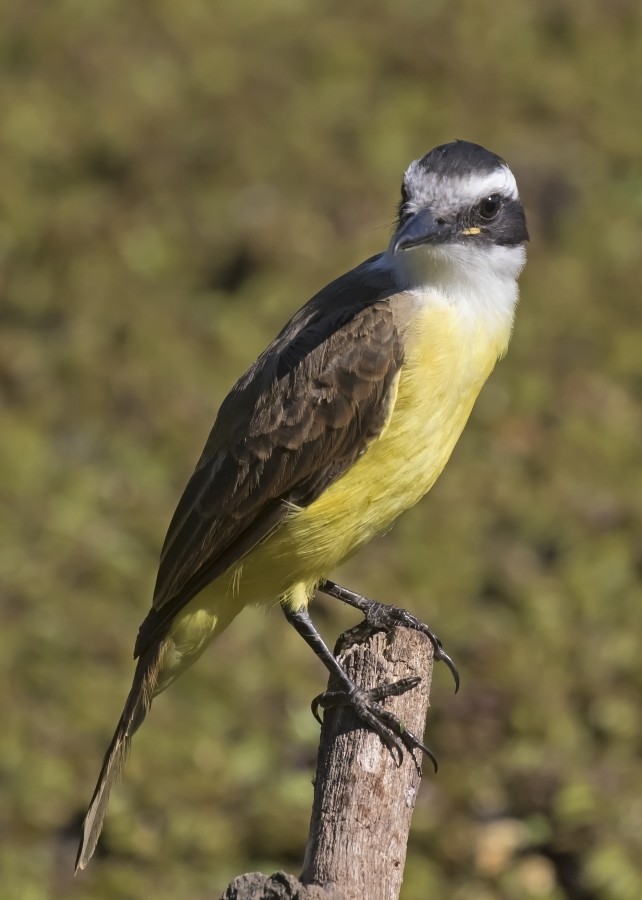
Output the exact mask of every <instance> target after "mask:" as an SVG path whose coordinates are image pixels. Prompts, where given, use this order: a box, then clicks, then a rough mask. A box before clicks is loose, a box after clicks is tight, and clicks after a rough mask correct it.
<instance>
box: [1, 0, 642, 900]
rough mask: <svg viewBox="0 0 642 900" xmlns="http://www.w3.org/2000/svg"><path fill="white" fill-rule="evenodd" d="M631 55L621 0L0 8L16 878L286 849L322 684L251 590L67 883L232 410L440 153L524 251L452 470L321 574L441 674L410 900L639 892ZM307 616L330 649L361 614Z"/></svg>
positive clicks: (223, 877)
mask: <svg viewBox="0 0 642 900" xmlns="http://www.w3.org/2000/svg"><path fill="white" fill-rule="evenodd" d="M640 59H642V11H641V8H640V5H639V3H637V2H635V0H610V2H609V3H604V2H603V0H568V2H564V0H562V2H560V0H531V2H523V3H513V2H509V0H498V2H496V3H493V4H492V5H490V6H489V5H488V4H481V3H476V2H472V0H460V2H457V3H453V2H450V3H448V2H445V0H435V2H427V0H399V2H397V3H395V4H390V3H389V2H384V0H367V2H366V0H352V2H351V3H349V4H348V3H344V2H342V3H339V2H337V0H318V2H316V3H314V4H312V3H303V2H300V0H272V2H270V3H260V2H258V0H254V2H238V0H235V2H232V0H219V2H217V3H211V2H207V0H181V2H180V3H176V2H168V0H158V2H152V0H139V2H134V3H125V2H122V0H120V2H119V0H91V2H89V3H87V2H82V0H59V2H57V3H45V2H41V0H7V2H5V3H4V4H3V14H2V29H1V31H0V108H1V109H2V115H1V116H0V183H1V184H2V189H1V190H0V392H1V395H2V408H1V411H0V430H1V434H2V440H1V441H0V500H1V506H0V535H1V540H0V591H1V596H0V611H1V615H2V629H1V632H0V672H1V677H0V704H1V711H2V722H3V723H4V727H3V729H2V735H1V737H0V741H1V751H0V790H1V791H2V795H3V796H2V803H1V805H0V834H1V836H2V840H1V843H0V870H1V871H2V886H1V887H0V894H1V895H2V896H3V897H7V898H9V897H11V898H20V900H22V898H24V900H41V898H62V897H64V898H98V900H100V898H109V900H117V898H123V900H125V898H139V897H147V896H154V897H156V898H157V900H165V898H177V897H190V898H199V897H201V898H206V897H215V896H217V892H218V891H220V889H221V888H222V887H223V886H224V885H225V884H226V883H227V881H228V880H229V879H230V878H231V877H232V876H233V875H235V874H238V873H240V872H243V871H248V870H252V869H262V870H264V871H273V870H274V869H276V868H279V867H282V868H286V869H288V870H290V871H293V872H295V873H296V872H297V871H298V870H299V867H300V864H301V858H302V851H303V847H304V842H305V838H306V834H307V823H308V815H309V808H310V804H311V797H312V788H311V785H310V780H311V776H312V774H313V766H314V759H315V749H316V744H317V739H318V731H317V726H316V724H315V722H314V720H313V719H312V717H311V715H310V714H309V706H308V704H309V701H310V699H311V697H312V696H313V695H314V694H315V693H317V692H318V691H319V690H320V689H321V686H322V685H323V684H324V682H325V675H324V672H323V670H322V669H321V667H320V665H319V664H318V663H317V661H316V660H315V659H314V657H313V655H312V654H311V653H310V652H309V650H308V648H307V647H306V646H305V645H304V644H303V642H302V641H300V639H299V638H298V637H297V636H296V635H295V634H294V633H293V632H292V630H291V629H290V628H289V627H287V625H286V623H285V622H284V620H283V619H282V617H281V616H279V615H277V614H276V613H272V614H270V615H269V616H267V615H264V614H262V613H260V612H256V611H249V612H245V613H243V614H242V615H241V616H240V617H239V619H238V620H237V622H236V623H235V624H234V625H233V626H232V628H231V629H230V630H229V632H228V633H227V634H226V636H225V639H223V640H221V641H219V642H218V643H217V644H215V645H214V646H213V647H212V648H211V651H210V652H209V653H208V654H206V656H205V657H204V658H203V659H202V660H201V662H200V663H199V664H198V666H196V667H195V668H194V669H193V670H192V672H191V673H189V674H188V675H187V676H186V677H185V678H184V679H183V680H182V681H181V682H180V683H178V684H177V685H176V686H175V687H174V688H172V690H171V691H170V692H168V693H167V694H166V695H164V696H163V697H162V698H160V699H159V701H158V702H157V703H156V704H155V706H154V710H153V714H152V715H151V716H150V717H149V719H148V722H147V723H146V726H145V728H144V729H143V730H142V731H141V733H140V734H139V736H138V737H137V739H136V741H135V744H134V753H133V755H132V758H131V761H130V763H129V765H128V767H127V769H126V775H125V779H124V781H123V783H122V785H121V786H120V787H119V788H118V790H117V791H116V792H115V794H114V796H113V799H112V804H111V809H110V814H109V816H108V820H107V827H106V830H105V835H104V840H103V842H102V845H101V850H100V853H99V856H98V858H97V859H96V860H95V861H94V863H93V864H92V865H91V867H90V868H89V869H88V870H87V871H86V872H85V873H83V874H82V875H81V876H80V877H78V878H77V879H75V880H74V879H73V877H72V875H71V871H72V863H73V856H74V852H75V844H76V840H77V833H78V826H79V823H80V819H81V817H82V814H83V813H84V809H85V805H86V802H87V801H88V799H89V796H90V793H91V790H92V788H93V784H94V781H95V778H96V775H97V773H98V769H99V764H100V759H101V756H102V753H103V751H104V749H105V747H106V745H107V742H108V740H109V737H110V735H111V731H112V728H113V727H114V725H115V723H116V720H117V717H118V715H119V712H120V709H121V703H122V700H123V699H124V696H125V693H126V691H127V689H128V686H129V681H130V677H131V673H132V664H131V650H132V647H133V640H134V637H135V634H136V630H137V627H138V625H139V623H140V621H141V620H142V618H143V616H144V614H145V612H146V610H147V608H148V605H149V601H150V595H151V589H152V585H153V579H154V576H155V565H156V560H157V556H158V551H159V547H160V544H161V541H162V538H163V536H164V532H165V528H166V526H167V524H168V522H169V518H170V515H171V513H172V511H173V508H174V504H175V502H176V501H177V499H178V495H179V493H180V490H181V488H182V486H183V484H184V482H185V480H186V478H187V476H188V474H189V472H190V470H191V467H192V465H193V463H194V461H195V459H196V457H197V455H198V453H199V452H200V449H201V445H202V442H203V441H204V438H205V436H206V434H207V432H208V430H209V427H210V424H211V422H212V420H213V417H214V414H215V410H216V408H217V405H218V403H219V402H220V400H221V399H222V397H223V396H224V394H225V392H226V390H227V389H228V388H229V387H230V385H231V384H232V382H233V381H234V380H235V378H236V377H237V376H238V374H240V372H241V371H242V370H243V369H244V367H245V366H246V365H247V364H248V363H249V362H250V361H251V360H252V359H253V358H254V357H255V355H256V353H257V352H258V351H259V350H260V349H261V348H262V346H263V345H264V344H265V343H266V342H267V340H268V339H269V338H270V337H271V336H272V334H273V333H274V332H275V331H276V329H277V328H278V327H280V325H281V324H282V323H283V321H284V320H285V318H286V317H287V316H288V315H289V314H290V313H291V312H292V311H293V310H294V309H296V308H297V307H298V306H300V305H301V304H302V303H303V302H304V301H305V300H306V299H307V298H308V297H309V296H311V294H312V293H314V292H315V291H316V290H317V289H318V288H319V287H320V286H321V285H323V284H325V283H326V282H327V281H329V280H330V279H331V278H333V277H335V276H336V275H338V274H340V273H341V272H342V271H344V270H345V269H347V268H349V267H351V266H352V265H355V264H356V263H357V262H359V261H360V260H361V259H363V258H364V257H366V256H367V255H370V254H371V253H373V252H377V251H378V250H380V249H382V248H383V247H384V246H385V244H386V242H387V239H388V234H389V226H390V222H391V220H392V218H393V215H394V209H395V206H396V202H397V196H398V190H399V182H400V176H401V173H402V172H403V170H404V168H405V166H406V165H407V164H408V162H409V161H410V160H411V159H413V158H415V157H417V156H420V155H421V154H423V153H424V152H425V151H427V150H428V149H430V148H431V147H432V146H434V145H435V144H437V143H442V142H444V141H447V140H451V139H453V138H455V137H462V138H467V139H470V140H474V141H479V142H481V143H483V144H486V145H487V146H489V147H490V148H491V149H493V150H495V151H496V152H498V153H500V154H501V155H503V156H505V157H506V158H507V159H508V160H509V162H510V164H511V166H512V167H513V169H514V171H515V172H516V174H517V176H518V180H519V182H520V185H521V186H522V193H523V195H524V199H525V202H526V204H527V210H528V215H529V223H530V227H531V234H532V242H531V247H530V261H529V264H528V266H527V269H526V271H525V273H524V276H523V278H522V303H521V305H520V309H519V315H518V320H517V326H516V331H515V336H514V340H513V343H512V347H511V350H510V352H509V355H508V358H507V359H506V361H505V362H503V363H502V364H501V366H500V367H499V368H498V370H497V372H496V373H495V374H494V375H493V377H492V379H491V382H490V384H489V385H488V386H487V388H486V389H485V391H484V393H483V395H482V398H481V399H480V402H479V404H478V406H477V408H476V410H475V413H474V415H473V418H472V420H471V422H470V425H469V427H468V428H467V430H466V432H465V434H464V437H463V439H462V441H461V443H460V445H459V447H458V448H457V450H456V452H455V454H454V457H453V460H452V462H451V464H450V465H449V467H448V469H447V470H446V473H445V474H444V476H443V478H442V479H441V481H440V483H439V484H438V485H437V487H436V488H435V489H434V491H433V493H432V495H431V496H430V498H428V499H427V500H426V501H425V502H424V503H422V504H420V505H419V506H418V507H417V508H416V509H414V510H413V511H412V512H410V513H408V514H407V515H406V516H405V517H404V518H403V519H402V520H401V521H400V522H399V523H398V525H397V526H396V527H395V529H394V531H393V532H392V533H391V534H390V535H389V536H387V537H386V538H385V539H383V540H382V541H379V542H377V543H376V545H375V546H371V547H370V548H369V549H368V550H366V551H365V552H363V553H361V554H360V556H358V557H357V558H355V559H354V560H353V561H352V562H351V563H350V564H349V565H348V566H346V567H345V569H344V570H343V572H342V573H341V577H342V579H343V580H344V581H345V582H346V583H347V584H349V585H351V586H353V587H356V588H359V589H363V590H364V592H366V593H370V594H371V595H375V596H377V597H379V598H381V599H386V600H389V601H398V602H402V603H403V604H404V605H407V606H408V607H410V608H411V609H412V610H414V611H416V612H417V613H419V614H420V615H422V616H423V617H424V618H425V619H426V620H427V621H429V622H430V623H431V624H433V626H434V627H435V628H436V629H437V630H438V631H439V633H440V635H441V636H442V638H443V639H444V642H445V644H446V646H447V647H448V649H449V651H450V652H451V653H452V654H453V655H454V657H455V658H456V659H457V661H458V662H459V665H460V668H461V671H462V677H463V687H462V691H461V693H460V695H459V696H457V697H453V696H452V695H451V688H450V682H449V678H448V675H447V673H445V674H440V673H437V676H436V679H435V683H434V686H433V695H432V703H433V708H432V711H431V714H430V718H429V727H428V741H429V743H430V745H431V747H432V748H433V749H434V750H435V752H436V753H437V755H438V757H439V758H440V761H441V768H440V771H439V774H438V775H437V776H436V777H433V776H431V775H427V776H426V777H425V779H424V782H423V785H422V791H421V794H420V797H419V801H418V805H417V810H416V814H415V818H414V824H413V831H412V835H411V841H410V846H409V853H408V864H407V872H406V880H405V884H404V890H403V895H402V896H403V898H404V900H425V898H426V897H433V896H434V897H448V898H453V900H495V898H507V900H510V898H529V897H538V898H542V897H543V898H551V900H561V898H574V900H597V898H606V900H637V898H639V897H640V896H642V869H641V864H640V859H641V858H642V766H641V764H640V754H641V751H642V703H641V693H642V667H641V665H640V650H639V641H640V638H641V636H642V467H641V465H640V456H641V447H642V411H641V405H640V392H641V389H642V320H641V318H640V284H641V283H642V261H641V260H642V254H641V252H640V233H641V231H640V229H641V225H642V165H641V162H640V160H641V159H642V134H641V132H640V77H639V76H640ZM315 612H316V617H317V619H318V620H319V621H320V622H321V623H322V626H323V629H324V631H326V633H327V634H328V636H329V637H330V639H332V636H334V635H336V634H338V633H339V631H340V630H342V629H343V628H344V627H346V626H347V625H348V624H351V623H352V621H354V620H353V618H352V617H351V616H350V614H349V613H348V612H347V611H345V610H343V609H338V608H336V606H334V605H333V604H332V602H330V601H320V602H319V603H318V604H316V606H315Z"/></svg>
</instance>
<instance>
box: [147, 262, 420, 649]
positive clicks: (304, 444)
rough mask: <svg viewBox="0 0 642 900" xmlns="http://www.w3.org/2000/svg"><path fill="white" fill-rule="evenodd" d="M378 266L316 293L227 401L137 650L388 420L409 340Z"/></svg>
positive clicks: (169, 548)
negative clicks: (403, 337) (396, 317)
mask: <svg viewBox="0 0 642 900" xmlns="http://www.w3.org/2000/svg"><path fill="white" fill-rule="evenodd" d="M372 262H373V261H372V260H369V261H368V262H367V263H364V264H363V265H362V266H360V267H359V268H358V269H355V270H353V271H352V272H350V273H348V274H347V275H345V276H343V277H342V278H340V279H338V281H336V282H334V283H333V284H331V285H329V286H328V287H327V288H325V289H324V290H323V291H322V292H321V293H320V294H318V295H316V297H314V298H313V299H312V300H310V301H309V303H307V304H306V305H305V306H304V307H303V308H302V309H301V310H300V311H299V312H298V313H297V314H296V315H295V316H294V317H293V319H291V320H290V322H289V323H288V324H287V325H286V326H285V328H284V329H283V331H282V332H281V333H280V334H279V335H278V336H277V338H276V339H275V340H274V341H273V343H272V344H271V345H270V346H269V347H268V348H267V349H266V350H265V351H264V353H263V354H262V355H261V356H260V357H259V359H258V360H257V361H256V363H255V364H254V365H253V366H252V367H251V368H250V369H249V370H248V371H247V372H246V373H245V375H244V376H243V377H242V378H241V379H240V380H239V381H238V382H237V384H236V385H235V386H234V388H233V389H232V391H231V392H230V394H229V395H228V397H227V398H226V399H225V400H224V402H223V404H222V405H221V408H220V410H219V414H218V416H217V419H216V422H215V423H214V427H213V429H212V431H211V433H210V436H209V438H208V440H207V443H206V445H205V449H204V451H203V454H202V456H201V458H200V460H199V462H198V463H197V466H196V469H195V471H194V474H193V475H192V477H191V479H190V481H189V483H188V485H187V487H186V489H185V492H184V494H183V497H182V498H181V500H180V502H179V504H178V507H177V509H176V512H175V513H174V516H173V518H172V522H171V524H170V527H169V531H168V533H167V537H166V539H165V543H164V545H163V549H162V552H161V560H160V567H159V572H158V577H157V581H156V589H155V592H154V601H153V606H152V609H151V610H150V612H149V614H148V616H147V618H146V619H145V621H144V622H143V624H142V626H141V628H140V631H139V634H138V639H137V641H136V647H135V654H136V656H138V655H140V654H141V653H143V652H144V651H145V650H146V649H147V648H148V647H149V646H150V645H151V644H152V643H153V642H154V641H155V640H157V639H158V638H159V637H161V636H162V635H163V634H164V633H166V631H167V629H168V627H169V625H170V624H171V621H172V620H173V618H174V617H175V616H176V615H177V613H178V612H179V611H180V610H181V609H182V608H183V607H184V606H185V605H186V604H187V603H189V601H190V600H191V599H192V598H193V597H194V596H196V594H197V593H199V592H200V591H201V590H202V589H203V588H204V587H205V586H206V585H207V584H208V583H210V582H211V581H213V580H214V579H215V578H217V577H218V576H219V575H221V574H222V573H223V572H225V571H226V570H227V569H229V568H230V567H231V566H233V565H234V564H235V563H237V562H238V561H239V560H241V559H242V558H243V556H245V555H246V554H247V553H249V552H250V551H251V550H252V549H253V547H255V546H256V545H257V544H258V543H259V542H260V541H262V540H264V539H265V538H266V537H267V536H268V535H269V534H270V533H271V532H272V531H273V530H274V529H275V528H278V526H279V524H280V523H281V522H282V521H283V519H284V518H285V516H286V515H288V513H289V511H290V510H291V508H292V505H293V504H294V505H297V506H302V507H305V506H307V505H309V504H310V503H312V502H313V501H314V500H315V499H316V498H317V497H318V496H319V495H320V494H321V493H322V492H323V491H324V490H325V489H326V488H327V487H328V486H329V485H330V484H331V483H332V482H333V481H335V480H336V479H337V478H339V477H340V476H341V475H342V474H343V472H345V471H346V470H347V469H348V468H349V467H350V466H351V465H352V463H353V462H354V461H355V460H356V459H357V458H358V457H359V456H360V455H361V454H362V453H363V452H364V451H365V450H366V448H367V446H368V444H369V443H370V442H371V441H372V440H373V438H375V437H376V436H377V434H379V432H380V431H381V430H382V428H383V427H384V425H385V422H386V421H387V417H388V413H389V409H388V400H389V397H390V388H391V386H392V384H393V382H394V380H395V377H396V375H397V372H398V371H399V368H400V366H401V363H402V357H403V347H402V340H401V336H400V334H399V333H398V330H397V327H396V325H395V321H394V317H393V314H392V311H391V307H390V304H389V302H388V299H389V297H390V296H391V295H392V294H393V293H394V292H395V290H394V286H393V285H392V284H391V283H390V280H389V278H388V276H386V275H385V270H382V269H380V268H379V267H378V266H376V265H375V266H373V265H372Z"/></svg>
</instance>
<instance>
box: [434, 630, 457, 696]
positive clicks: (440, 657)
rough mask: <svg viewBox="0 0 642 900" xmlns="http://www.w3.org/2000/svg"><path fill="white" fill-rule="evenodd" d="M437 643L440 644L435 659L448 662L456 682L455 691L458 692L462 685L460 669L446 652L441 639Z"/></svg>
mask: <svg viewBox="0 0 642 900" xmlns="http://www.w3.org/2000/svg"><path fill="white" fill-rule="evenodd" d="M437 644H438V646H436V647H435V650H434V659H436V660H437V661H438V662H443V663H445V664H446V666H447V668H448V670H449V672H450V674H451V675H452V677H453V681H454V682H455V693H458V691H459V685H460V679H459V669H458V668H457V666H456V665H455V663H454V662H453V660H452V657H450V656H449V655H448V654H447V653H446V651H445V650H444V648H443V647H442V645H441V641H440V640H439V639H437ZM433 646H434V645H433Z"/></svg>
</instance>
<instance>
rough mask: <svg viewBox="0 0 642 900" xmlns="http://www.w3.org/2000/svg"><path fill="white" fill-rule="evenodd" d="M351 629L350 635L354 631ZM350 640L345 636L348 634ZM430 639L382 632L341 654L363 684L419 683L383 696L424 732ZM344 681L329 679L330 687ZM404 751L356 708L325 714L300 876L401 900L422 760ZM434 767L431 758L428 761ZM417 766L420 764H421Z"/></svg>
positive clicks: (373, 898) (346, 892)
mask: <svg viewBox="0 0 642 900" xmlns="http://www.w3.org/2000/svg"><path fill="white" fill-rule="evenodd" d="M348 634H349V633H348ZM344 645H345V639H344ZM432 656H433V653H432V645H431V643H430V641H429V640H428V639H427V638H426V637H425V636H424V635H423V634H420V633H419V632H417V631H411V630H409V629H407V628H395V629H393V631H392V632H391V633H390V634H385V633H383V632H377V633H376V634H374V635H370V636H369V637H368V638H367V639H366V640H365V641H364V642H363V643H358V644H352V645H351V646H346V648H345V649H344V651H343V652H342V653H341V654H340V656H339V659H340V661H341V664H342V666H343V667H344V668H345V670H346V671H347V673H348V674H349V676H350V677H351V678H352V679H353V680H354V681H355V682H356V683H357V684H359V685H363V687H365V688H371V687H375V686H377V685H381V684H384V683H386V682H389V681H396V680H397V679H399V678H405V677H407V676H411V675H419V676H421V682H420V684H419V685H418V686H417V687H416V688H414V689H413V690H411V691H408V693H406V694H403V695H402V696H400V697H390V698H388V699H387V700H385V701H384V705H385V707H386V708H387V709H389V710H391V711H392V712H394V713H395V715H397V716H398V717H399V718H400V719H401V721H402V722H404V724H405V725H406V727H407V728H408V729H409V730H410V731H412V732H413V733H414V734H415V735H417V736H418V737H419V738H420V739H421V738H422V737H423V733H424V726H425V721H426V712H427V709H428V703H429V694H430V683H431V679H432ZM337 688H338V685H336V684H334V683H333V681H332V679H331V680H330V685H329V689H330V690H333V689H337ZM415 757H416V760H413V758H412V756H411V755H410V754H409V753H408V752H406V753H404V758H403V760H402V762H401V765H400V766H398V765H397V762H396V761H395V760H394V759H393V758H392V756H391V754H390V752H389V751H388V750H387V749H386V748H385V747H384V746H383V744H382V743H381V741H380V739H379V738H378V737H377V735H375V734H373V733H372V732H370V731H368V730H366V729H365V728H363V726H362V725H361V723H360V722H359V721H358V719H356V718H355V716H354V714H353V713H352V711H351V710H347V709H340V710H329V711H327V712H326V713H325V716H324V725H323V728H322V731H321V744H320V747H319V755H318V761H317V774H316V781H315V789H314V805H313V809H312V821H311V824H310V836H309V838H308V846H307V850H306V854H305V862H304V866H303V873H302V875H301V881H302V882H303V883H304V884H320V885H328V886H330V885H333V886H336V887H337V888H338V889H339V890H340V893H341V896H342V897H344V898H345V900H364V898H368V900H397V898H398V896H399V891H400V889H401V882H402V879H403V870H404V863H405V860H406V845H407V842H408V832H409V830H410V820H411V818H412V812H413V809H414V806H415V800H416V797H417V791H418V789H419V782H420V778H421V776H420V772H419V769H418V765H419V766H421V764H422V762H423V761H422V760H421V759H419V751H415ZM425 762H426V765H428V766H429V767H430V770H431V772H432V765H431V763H430V761H425ZM417 764H418V765H417Z"/></svg>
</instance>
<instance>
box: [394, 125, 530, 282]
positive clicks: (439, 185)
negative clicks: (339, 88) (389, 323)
mask: <svg viewBox="0 0 642 900" xmlns="http://www.w3.org/2000/svg"><path fill="white" fill-rule="evenodd" d="M527 240H528V231H527V228H526V216H525V214H524V207H523V206H522V203H521V201H520V199H519V193H518V190H517V184H516V182H515V178H514V176H513V173H512V172H511V170H510V169H509V168H508V166H507V164H506V163H505V162H504V160H503V159H501V158H500V157H499V156H497V155H496V154H494V153H491V152H490V151H489V150H486V149H485V148H484V147H481V146H479V144H471V143H469V142H468V141H453V142H452V143H450V144H442V145H441V146H439V147H435V149H434V150H431V151H430V153H427V154H426V155H425V156H423V157H422V158H421V159H418V160H415V161H414V162H413V163H411V164H410V166H409V167H408V169H407V170H406V173H405V175H404V178H403V183H402V186H401V202H400V205H399V214H398V221H397V228H396V230H395V233H394V235H393V238H392V241H391V242H390V247H389V250H388V259H389V260H390V262H391V264H392V266H393V267H394V269H395V270H396V271H397V272H398V273H399V274H400V275H401V276H402V278H403V280H405V281H406V282H407V283H409V284H410V285H412V286H416V287H419V286H421V285H422V284H424V283H426V281H430V276H431V273H432V274H433V275H435V273H440V275H441V278H444V277H447V275H448V272H450V274H451V275H452V277H454V278H458V277H461V278H464V279H465V278H466V277H467V276H470V277H471V278H473V279H474V278H478V277H479V276H480V274H482V273H485V274H486V275H490V274H491V273H492V274H494V275H495V276H498V277H502V276H505V277H508V278H511V279H515V278H516V277H517V275H518V274H519V272H520V271H521V269H522V267H523V265H524V262H525V258H526V257H525V250H524V245H525V243H526V241H527Z"/></svg>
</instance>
